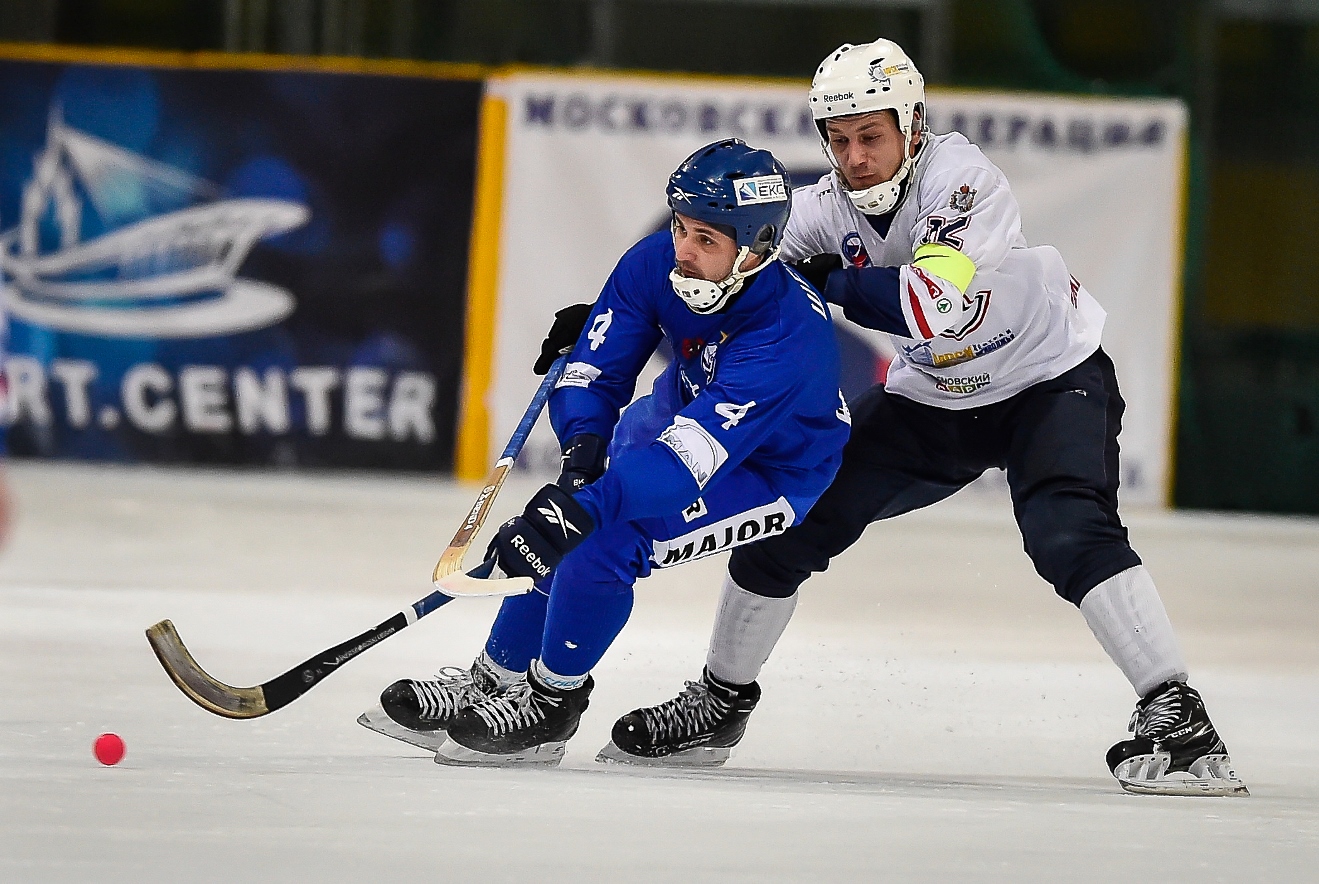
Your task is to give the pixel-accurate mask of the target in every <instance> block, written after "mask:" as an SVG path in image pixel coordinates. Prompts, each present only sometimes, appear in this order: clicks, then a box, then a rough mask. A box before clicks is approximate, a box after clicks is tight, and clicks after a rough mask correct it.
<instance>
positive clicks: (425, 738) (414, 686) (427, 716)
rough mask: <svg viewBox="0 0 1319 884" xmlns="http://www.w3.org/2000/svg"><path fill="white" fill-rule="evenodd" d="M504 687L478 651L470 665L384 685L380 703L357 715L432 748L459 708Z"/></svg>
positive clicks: (380, 730) (368, 725) (367, 725)
mask: <svg viewBox="0 0 1319 884" xmlns="http://www.w3.org/2000/svg"><path fill="white" fill-rule="evenodd" d="M503 689H504V685H503V684H502V683H501V682H500V679H499V677H498V675H497V674H496V672H495V671H494V670H493V669H492V668H491V667H490V665H488V664H487V663H486V662H485V655H484V654H482V655H481V656H480V657H478V658H477V659H476V660H475V661H474V662H473V663H472V666H471V668H470V669H463V668H462V667H459V666H445V667H443V668H441V669H440V671H439V672H438V673H437V674H436V676H435V678H432V679H424V680H423V679H412V678H405V679H401V680H399V681H396V682H394V683H393V684H392V685H390V686H389V687H387V688H385V690H384V692H382V693H381V695H380V704H379V705H378V706H376V707H374V708H372V709H368V710H367V711H366V712H363V713H362V714H361V715H360V716H359V717H358V719H357V723H358V724H360V725H362V727H365V728H368V729H369V730H373V731H375V732H376V733H380V734H384V735H385V736H387V737H393V738H394V739H395V740H402V741H403V742H404V743H410V744H412V745H413V746H420V747H421V748H423V749H429V750H430V751H432V752H434V751H435V750H436V749H438V748H440V744H441V743H443V742H444V740H445V729H446V728H447V727H448V726H449V722H450V721H451V720H452V719H453V716H454V714H455V713H457V711H458V710H459V709H462V708H464V707H466V706H471V705H472V704H474V703H479V702H481V701H482V700H485V699H487V698H489V697H491V696H494V695H495V694H497V693H499V692H500V691H501V690H503Z"/></svg>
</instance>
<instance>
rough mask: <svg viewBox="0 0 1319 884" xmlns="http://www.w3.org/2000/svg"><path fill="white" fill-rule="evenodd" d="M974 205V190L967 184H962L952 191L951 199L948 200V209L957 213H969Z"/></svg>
mask: <svg viewBox="0 0 1319 884" xmlns="http://www.w3.org/2000/svg"><path fill="white" fill-rule="evenodd" d="M975 204H976V189H975V188H974V187H971V186H970V185H969V184H963V185H962V186H961V187H959V188H957V189H956V190H954V191H953V195H952V197H951V198H950V199H949V200H948V208H950V209H954V210H956V211H958V212H963V213H965V212H969V211H971V207H972V206H974V205H975Z"/></svg>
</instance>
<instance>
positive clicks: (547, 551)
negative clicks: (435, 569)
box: [486, 485, 595, 582]
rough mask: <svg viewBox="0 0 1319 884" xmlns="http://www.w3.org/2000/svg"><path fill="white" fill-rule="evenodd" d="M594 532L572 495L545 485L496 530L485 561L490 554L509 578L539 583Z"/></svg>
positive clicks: (590, 522) (558, 488)
mask: <svg viewBox="0 0 1319 884" xmlns="http://www.w3.org/2000/svg"><path fill="white" fill-rule="evenodd" d="M594 530H595V525H594V523H592V521H591V517H590V516H588V515H587V514H586V510H584V509H582V507H581V505H580V504H578V503H577V501H575V500H573V499H572V495H570V494H569V493H568V492H566V491H564V490H563V489H562V488H560V487H559V486H558V485H546V486H545V487H544V488H542V489H540V490H539V491H537V492H536V494H535V496H534V497H532V498H531V501H530V502H529V503H528V504H527V508H526V509H525V510H523V511H522V515H520V516H517V517H515V518H512V519H509V520H508V521H507V522H505V523H504V524H503V525H501V526H500V527H499V534H498V535H496V537H495V539H494V541H492V542H491V544H490V549H489V551H488V552H487V553H486V559H487V560H489V559H490V558H491V556H492V555H493V557H494V558H495V565H496V567H497V568H498V569H499V570H500V571H502V572H503V573H504V574H505V575H507V576H509V577H530V578H531V579H532V580H534V581H537V582H540V580H541V579H543V578H545V577H548V576H549V574H550V572H552V571H553V570H554V569H555V568H557V567H559V562H561V561H563V557H564V556H566V555H567V554H568V553H570V552H572V551H573V550H574V549H576V548H577V545H578V544H579V543H581V542H582V541H583V540H585V539H586V538H587V536H589V535H590V533H591V532H592V531H594ZM495 576H498V575H495Z"/></svg>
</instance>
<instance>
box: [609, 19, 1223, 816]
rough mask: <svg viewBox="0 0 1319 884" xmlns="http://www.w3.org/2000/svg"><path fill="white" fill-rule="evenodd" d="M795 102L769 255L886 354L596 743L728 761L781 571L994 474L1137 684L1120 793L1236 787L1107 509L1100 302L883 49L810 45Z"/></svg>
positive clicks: (1107, 366)
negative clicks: (809, 499)
mask: <svg viewBox="0 0 1319 884" xmlns="http://www.w3.org/2000/svg"><path fill="white" fill-rule="evenodd" d="M810 106H811V110H812V114H813V116H814V118H815V120H816V124H817V126H818V127H819V129H820V134H821V137H822V139H823V140H824V150H825V154H826V155H827V156H828V157H829V160H830V162H831V163H832V164H833V166H834V170H833V171H832V172H831V173H830V174H828V175H826V176H825V177H823V178H821V179H820V181H819V182H817V183H816V184H813V185H810V186H808V187H804V188H801V189H800V190H798V191H796V192H795V193H794V195H793V203H792V215H791V219H790V221H789V224H788V229H787V233H786V235H785V237H784V241H783V256H784V257H785V258H787V259H789V260H798V261H802V260H804V259H813V258H816V256H835V258H834V260H835V262H840V263H841V267H840V269H837V270H833V271H832V272H827V275H825V274H820V273H818V271H814V270H812V271H808V275H809V276H810V278H811V279H812V281H813V282H815V283H816V284H817V286H818V287H819V288H821V289H822V291H823V292H824V293H825V296H826V298H827V299H828V300H829V301H831V302H832V303H835V304H837V305H839V306H841V307H842V308H843V311H844V314H845V315H846V316H847V317H848V318H849V319H851V320H852V321H854V322H857V323H859V324H861V325H864V326H866V327H869V328H873V329H878V330H881V331H885V332H889V333H890V334H891V335H892V336H893V339H894V343H895V345H896V347H897V357H896V358H895V360H894V362H893V364H892V366H891V367H890V369H889V374H888V379H887V381H886V383H885V384H884V385H882V386H876V387H874V388H872V389H870V390H869V391H867V392H866V393H865V394H863V395H862V396H860V397H858V398H857V400H856V401H855V402H852V403H850V404H851V410H852V420H853V423H852V435H851V439H850V441H849V442H848V445H847V448H846V449H845V451H844V458H843V465H842V467H841V468H840V470H839V472H838V475H837V477H836V478H835V479H834V482H833V485H832V486H831V487H830V489H829V490H828V491H826V492H825V494H824V495H823V496H822V497H821V498H820V500H819V501H818V502H817V503H816V505H815V506H814V507H813V508H812V509H811V512H810V513H809V514H808V516H807V518H806V519H805V520H804V521H803V522H802V523H800V524H799V525H797V526H796V527H794V528H792V529H790V530H789V531H787V532H786V533H784V534H782V535H780V536H778V537H775V538H771V539H767V540H763V541H760V542H758V543H754V544H751V545H749V546H745V547H741V548H739V549H738V550H735V551H734V552H733V554H732V558H731V559H730V560H729V575H728V579H727V580H726V581H725V584H724V588H723V592H722V596H721V600H720V605H719V612H718V618H717V621H716V624H715V629H714V634H713V636H712V638H711V642H710V652H709V656H708V657H707V664H706V669H705V672H704V673H703V675H702V679H701V681H700V682H699V683H689V686H688V688H687V690H685V691H684V692H683V693H682V694H680V695H679V696H678V697H677V698H675V699H673V700H669V701H667V702H666V703H662V704H660V705H658V706H653V707H649V708H646V709H638V710H636V711H635V712H633V713H631V714H629V715H627V716H624V717H623V718H622V719H620V720H619V721H618V723H617V724H616V725H615V728H614V732H613V739H614V743H613V745H612V746H611V747H607V749H606V753H605V754H606V756H607V757H609V758H612V759H614V760H625V761H635V762H642V763H665V762H666V761H668V762H677V763H693V761H695V762H696V763H699V762H700V761H701V760H702V759H708V758H710V757H712V756H711V755H710V754H708V753H705V754H703V753H704V750H705V748H706V747H725V748H724V751H723V754H724V755H726V754H727V748H726V747H729V746H732V745H733V744H734V743H736V742H737V740H738V738H740V736H741V734H742V731H743V729H744V728H745V727H746V719H747V716H749V715H750V713H751V708H752V707H753V706H754V701H747V698H758V697H759V686H758V685H756V683H755V679H756V676H757V675H758V673H759V671H760V668H761V666H762V665H763V664H764V662H765V660H766V659H767V657H768V656H769V653H770V650H771V649H772V648H773V646H774V644H775V642H776V641H777V640H778V637H779V635H780V634H781V633H782V631H783V628H784V627H785V626H786V625H787V622H788V619H789V618H790V617H791V615H792V611H793V608H794V607H795V605H796V599H797V589H798V587H799V585H800V584H801V583H802V582H803V581H805V580H806V578H807V577H809V576H810V574H811V573H812V572H815V571H822V570H824V569H825V568H826V567H828V564H829V560H830V559H831V558H832V557H833V556H836V555H838V554H840V553H842V552H843V551H844V550H846V549H847V548H848V547H849V546H851V545H852V544H853V543H854V542H855V541H856V540H857V539H858V538H859V537H860V536H861V533H862V532H863V531H864V530H865V528H866V526H867V525H868V524H870V523H871V522H873V521H876V520H880V519H886V518H891V517H893V516H897V515H900V514H902V513H904V512H909V511H911V510H913V509H917V508H920V507H923V506H928V505H929V504H932V503H935V502H937V501H939V500H942V499H943V498H945V497H947V496H949V495H951V494H953V493H954V492H956V491H957V490H958V489H960V488H962V487H964V486H965V485H966V484H968V483H969V482H971V481H973V480H974V479H976V478H977V477H978V476H980V475H981V474H982V473H983V472H984V471H985V470H987V469H990V468H995V467H997V468H1003V469H1005V470H1006V471H1007V478H1008V485H1009V488H1010V489H1011V494H1012V502H1013V510H1014V513H1015V515H1016V517H1017V523H1018V525H1019V527H1020V529H1021V532H1022V536H1023V539H1024V540H1025V547H1026V552H1027V553H1028V554H1029V555H1030V557H1031V560H1032V562H1033V563H1034V565H1035V568H1036V570H1037V571H1038V572H1039V573H1040V575H1041V576H1042V577H1044V578H1045V579H1046V580H1047V581H1049V582H1050V583H1051V584H1052V585H1053V586H1054V588H1055V590H1056V591H1057V593H1058V595H1060V596H1061V597H1062V598H1064V599H1066V600H1067V601H1069V602H1071V603H1072V604H1074V605H1076V606H1077V607H1079V608H1080V610H1081V613H1082V614H1083V615H1084V617H1085V620H1086V623H1087V624H1088V625H1089V626H1090V628H1091V630H1092V631H1093V633H1094V635H1095V637H1096V638H1097V639H1098V640H1099V643H1100V644H1101V645H1102V646H1103V648H1104V650H1105V651H1106V652H1107V653H1108V655H1109V656H1110V657H1111V658H1112V659H1113V661H1114V662H1115V663H1116V664H1117V665H1118V667H1119V668H1120V669H1121V670H1122V672H1123V674H1124V675H1125V676H1126V677H1127V679H1128V680H1129V681H1130V682H1131V684H1132V686H1133V688H1134V689H1135V691H1136V694H1137V696H1138V697H1139V698H1140V700H1139V702H1138V703H1137V706H1136V712H1135V715H1133V717H1132V721H1131V725H1130V728H1131V730H1132V731H1133V732H1134V737H1133V738H1132V739H1129V740H1124V741H1122V742H1120V743H1118V744H1116V745H1115V746H1113V748H1112V749H1111V750H1110V751H1109V753H1108V763H1109V767H1110V770H1112V772H1113V774H1114V776H1116V777H1117V778H1118V780H1119V781H1120V782H1121V784H1122V786H1123V788H1126V789H1128V790H1130V791H1142V792H1154V793H1177V794H1246V789H1245V786H1244V785H1243V784H1242V783H1241V781H1240V780H1239V779H1237V777H1236V775H1235V773H1234V772H1233V771H1232V769H1231V766H1230V760H1229V758H1228V755H1227V750H1226V748H1225V747H1224V745H1223V741H1222V740H1221V739H1220V738H1219V736H1218V734H1217V732H1216V731H1215V730H1214V727H1213V725H1212V724H1211V723H1210V720H1209V717H1208V715H1207V714H1206V713H1205V708H1204V704H1203V701H1202V700H1201V698H1200V695H1199V694H1198V693H1197V692H1196V691H1195V690H1194V689H1192V688H1190V687H1188V686H1187V684H1186V679H1187V668H1186V664H1185V662H1184V661H1183V659H1182V656H1181V652H1180V651H1179V649H1178V647H1177V642H1176V639H1175V637H1174V635H1173V630H1172V626H1171V624H1170V622H1169V620H1168V616H1167V614H1166V613H1165V611H1164V607H1163V604H1162V602H1161V601H1160V599H1159V594H1158V592H1157V590H1156V589H1155V586H1154V581H1153V579H1152V577H1151V576H1150V574H1149V572H1148V571H1147V570H1146V569H1145V567H1144V566H1143V565H1142V564H1141V560H1140V557H1139V556H1137V555H1136V553H1135V552H1134V551H1133V550H1132V549H1131V546H1130V545H1129V543H1128V542H1127V532H1126V529H1125V528H1124V527H1123V526H1122V522H1121V520H1120V519H1119V517H1118V512H1117V487H1118V445H1117V436H1118V433H1119V431H1120V429H1121V418H1122V413H1123V409H1124V403H1123V401H1122V397H1121V394H1120V392H1119V390H1118V385H1117V378H1116V375H1115V373H1114V370H1113V363H1112V362H1111V361H1110V360H1109V358H1108V356H1107V355H1106V354H1105V353H1104V351H1103V349H1102V348H1101V347H1100V334H1101V332H1102V330H1103V324H1104V312H1103V310H1102V309H1101V308H1100V307H1099V305H1098V304H1097V303H1096V302H1095V300H1094V299H1093V298H1092V297H1091V296H1090V295H1089V293H1087V292H1086V290H1085V289H1084V288H1083V287H1082V286H1081V285H1080V284H1079V283H1078V282H1077V281H1076V280H1075V279H1074V278H1073V277H1072V276H1071V275H1070V274H1069V273H1068V271H1067V268H1066V265H1065V264H1064V263H1063V259H1062V257H1061V256H1060V255H1059V254H1058V252H1057V250H1055V249H1053V248H1052V247H1049V246H1036V247H1030V246H1028V244H1027V243H1026V240H1025V238H1024V237H1023V236H1022V233H1021V219H1020V214H1019V211H1018V207H1017V202H1016V200H1015V199H1014V197H1013V195H1012V191H1011V188H1010V187H1009V185H1008V182H1007V180H1006V178H1004V176H1003V173H1002V172H1001V171H999V169H998V168H997V167H995V166H994V164H993V163H991V162H990V161H989V160H988V159H987V158H986V157H985V155H984V154H983V153H981V151H980V149H979V148H977V147H976V146H975V145H973V144H971V143H970V142H968V141H967V140H966V139H965V138H964V137H962V136H961V135H959V134H956V133H953V134H948V135H934V134H931V133H930V132H929V131H928V130H927V129H926V128H925V126H924V119H925V113H924V109H925V94H924V83H923V81H922V78H921V75H920V73H919V72H918V71H917V70H916V67H915V65H914V64H913V63H912V62H911V59H909V58H908V57H907V56H906V54H905V53H904V52H903V51H902V49H901V48H900V47H898V46H897V45H896V44H894V43H892V42H890V41H887V40H877V41H875V42H874V43H870V44H865V45H861V46H852V45H844V46H842V47H840V48H839V49H838V50H836V51H835V52H832V53H830V55H829V56H828V57H827V58H826V59H825V60H824V62H823V63H822V64H821V65H820V67H819V69H818V70H817V72H816V75H815V79H814V82H813V83H812V88H811V92H810ZM815 263H816V261H810V262H808V264H810V265H813V264H815ZM799 266H803V267H804V266H807V265H799ZM739 699H741V700H742V702H736V701H738V700H739Z"/></svg>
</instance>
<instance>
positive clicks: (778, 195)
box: [733, 175, 788, 206]
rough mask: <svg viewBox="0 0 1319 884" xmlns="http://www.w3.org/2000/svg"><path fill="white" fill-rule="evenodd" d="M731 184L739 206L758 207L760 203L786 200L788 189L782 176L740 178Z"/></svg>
mask: <svg viewBox="0 0 1319 884" xmlns="http://www.w3.org/2000/svg"><path fill="white" fill-rule="evenodd" d="M733 184H734V190H733V193H734V195H735V196H736V197H737V204H738V205H739V206H758V205H760V204H762V203H782V202H787V200H788V188H787V185H786V184H785V183H784V181H783V176H782V175H759V176H757V177H755V178H740V179H738V180H737V181H734V182H733Z"/></svg>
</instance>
